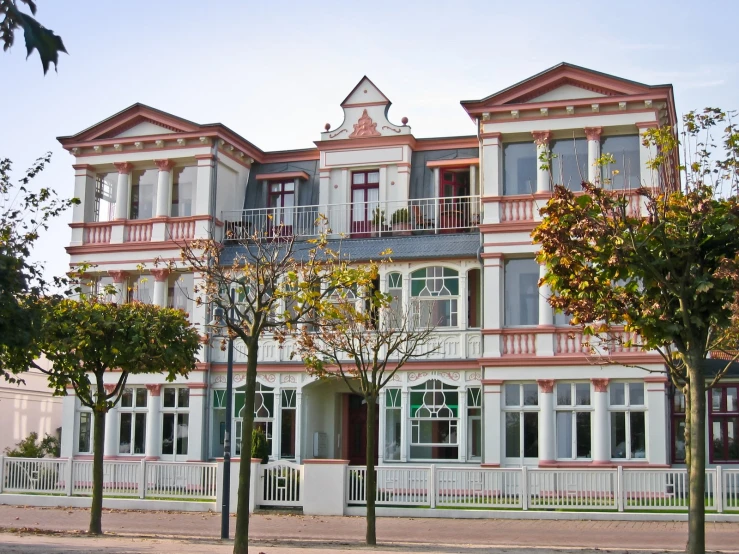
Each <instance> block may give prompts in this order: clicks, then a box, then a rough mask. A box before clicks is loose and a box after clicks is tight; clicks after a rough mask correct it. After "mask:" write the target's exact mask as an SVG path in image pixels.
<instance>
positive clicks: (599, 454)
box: [591, 379, 666, 465]
mask: <svg viewBox="0 0 739 554" xmlns="http://www.w3.org/2000/svg"><path fill="white" fill-rule="evenodd" d="M591 381H592V383H593V432H592V437H593V464H596V465H598V464H601V465H602V464H609V463H610V462H611V449H610V444H609V442H610V441H609V438H610V429H609V425H608V379H591ZM665 429H666V427H665V428H664V429H662V432H663V433H664V432H665Z"/></svg>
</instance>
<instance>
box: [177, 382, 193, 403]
mask: <svg viewBox="0 0 739 554" xmlns="http://www.w3.org/2000/svg"><path fill="white" fill-rule="evenodd" d="M177 406H179V407H180V408H189V407H190V389H186V388H184V387H181V388H179V389H177Z"/></svg>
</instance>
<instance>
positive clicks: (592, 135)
mask: <svg viewBox="0 0 739 554" xmlns="http://www.w3.org/2000/svg"><path fill="white" fill-rule="evenodd" d="M602 132H603V128H602V127H585V138H587V139H588V140H597V141H599V140H600V134H601V133H602Z"/></svg>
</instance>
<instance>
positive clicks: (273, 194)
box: [267, 181, 296, 235]
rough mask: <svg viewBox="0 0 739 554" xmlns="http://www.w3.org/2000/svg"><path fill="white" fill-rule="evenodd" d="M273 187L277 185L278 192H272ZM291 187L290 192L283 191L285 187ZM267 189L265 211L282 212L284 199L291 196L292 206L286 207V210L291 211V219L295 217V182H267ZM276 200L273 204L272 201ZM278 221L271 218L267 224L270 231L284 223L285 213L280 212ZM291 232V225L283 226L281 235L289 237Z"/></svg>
mask: <svg viewBox="0 0 739 554" xmlns="http://www.w3.org/2000/svg"><path fill="white" fill-rule="evenodd" d="M275 185H279V187H280V188H279V190H276V191H274V190H272V189H273V187H274V186H275ZM288 185H289V186H292V190H285V187H286V186H288ZM267 187H268V194H267V209H268V210H272V209H274V210H277V209H281V210H284V208H285V197H286V196H292V197H293V204H292V206H287V207H288V208H292V209H293V214H292V215H293V218H294V217H295V211H294V210H295V189H296V187H295V181H269V182H268V183H267ZM273 198H277V201H276V203H275V204H273V203H272V199H273ZM279 213H280V220H279V221H278V220H277V218H273V219H271V220H270V222H269V224H268V225H269V227H270V229H274V228H276V227H279V225H281V224H283V223H284V220H283V218H284V217H285V212H284V211H280V212H279ZM292 231H293V226H292V224H291V225H285V226H284V230H283V234H285V235H291V234H292Z"/></svg>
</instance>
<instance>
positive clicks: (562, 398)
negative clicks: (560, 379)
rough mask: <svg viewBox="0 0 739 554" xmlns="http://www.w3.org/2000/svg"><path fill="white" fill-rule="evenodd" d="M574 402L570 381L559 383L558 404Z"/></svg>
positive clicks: (567, 404)
mask: <svg viewBox="0 0 739 554" xmlns="http://www.w3.org/2000/svg"><path fill="white" fill-rule="evenodd" d="M571 404H572V386H571V385H570V384H569V383H557V406H569V405H571Z"/></svg>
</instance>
